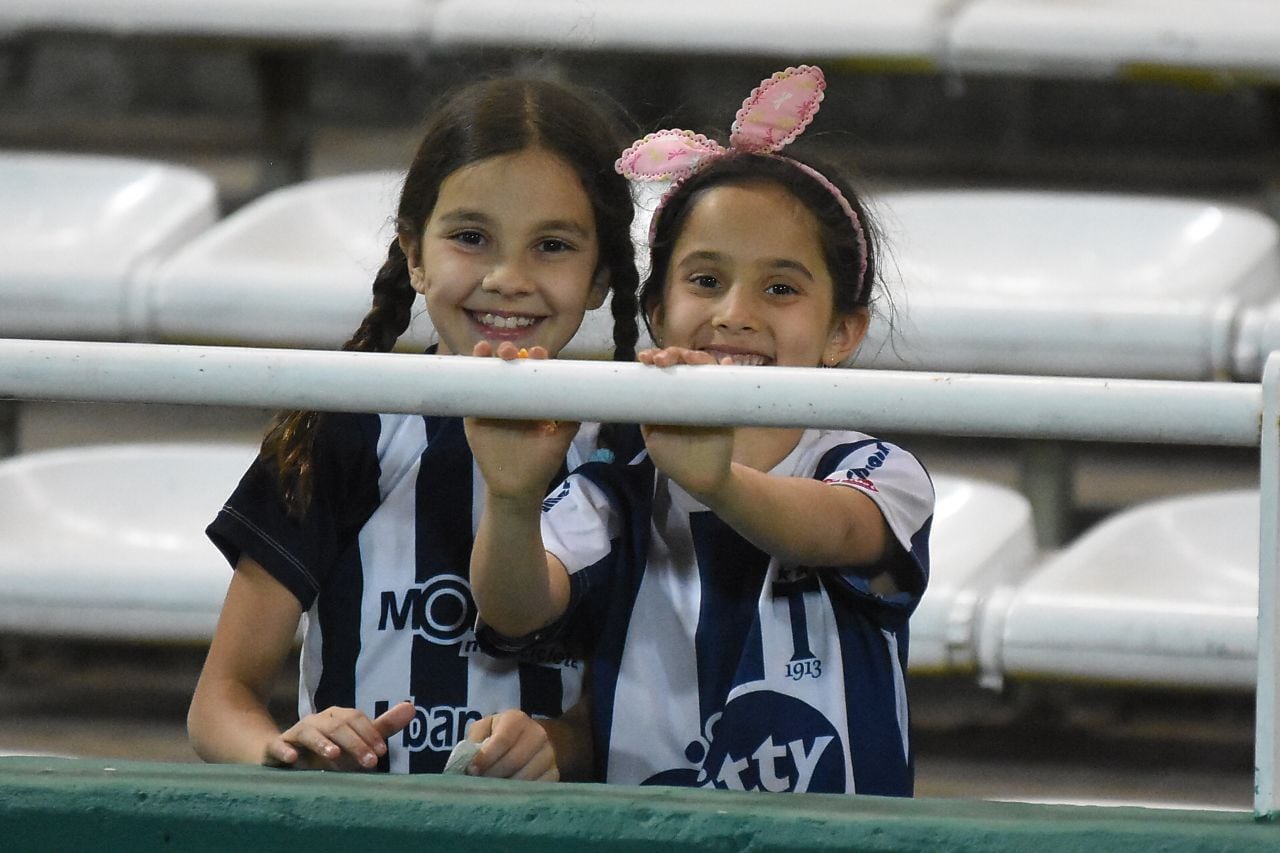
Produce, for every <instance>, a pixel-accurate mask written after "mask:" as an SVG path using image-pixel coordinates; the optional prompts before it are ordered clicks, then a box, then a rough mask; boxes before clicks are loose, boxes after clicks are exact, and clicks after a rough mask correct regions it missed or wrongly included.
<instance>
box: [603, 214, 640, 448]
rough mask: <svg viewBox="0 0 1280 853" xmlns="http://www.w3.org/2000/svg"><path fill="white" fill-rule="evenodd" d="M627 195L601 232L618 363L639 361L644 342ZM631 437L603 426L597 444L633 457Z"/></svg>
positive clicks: (617, 426) (620, 428)
mask: <svg viewBox="0 0 1280 853" xmlns="http://www.w3.org/2000/svg"><path fill="white" fill-rule="evenodd" d="M625 195H626V199H627V201H626V206H625V208H622V207H619V208H617V213H616V215H615V216H613V217H611V219H612V220H613V221H612V222H610V223H609V227H607V228H602V229H601V233H602V234H604V235H606V236H605V239H604V240H603V241H602V244H601V247H600V248H601V255H602V256H603V257H605V258H608V260H609V263H608V269H609V289H610V291H611V292H612V297H611V298H610V300H609V311H610V313H611V314H612V316H613V360H614V361H635V359H636V342H637V341H638V340H639V339H640V324H639V322H638V321H637V317H638V314H639V299H638V297H637V292H638V291H639V289H640V275H639V273H638V272H637V271H636V263H635V244H634V243H633V242H632V240H631V217H632V216H634V213H635V207H634V205H633V204H632V202H631V194H630V191H629V190H628V191H627V192H626V194H625ZM610 237H611V239H610ZM628 434H629V432H628V431H627V430H625V429H624V427H623V426H622V425H620V424H613V423H607V424H601V425H600V435H599V438H598V439H597V443H598V445H599V447H600V448H601V449H603V450H607V451H609V453H610V454H612V455H614V456H619V455H624V454H625V455H628V456H629V455H630V453H631V450H632V449H634V448H633V447H632V446H631V445H634V441H632V442H628V441H626V440H625V436H627V435H628ZM622 461H624V462H625V461H627V460H626V459H623V460H622Z"/></svg>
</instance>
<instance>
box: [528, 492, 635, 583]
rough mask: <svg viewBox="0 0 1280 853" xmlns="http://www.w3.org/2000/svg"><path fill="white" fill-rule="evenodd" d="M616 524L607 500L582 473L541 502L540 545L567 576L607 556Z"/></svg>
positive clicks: (616, 527)
mask: <svg viewBox="0 0 1280 853" xmlns="http://www.w3.org/2000/svg"><path fill="white" fill-rule="evenodd" d="M617 534H618V523H617V519H616V518H615V513H614V510H613V507H612V505H611V503H610V501H609V497H608V495H607V494H605V492H604V490H602V489H601V488H600V487H599V486H598V485H596V483H594V482H593V481H592V480H591V479H590V478H589V477H587V476H584V475H583V474H582V473H579V474H577V475H574V476H571V477H569V478H568V479H567V480H565V481H564V482H563V483H561V484H560V487H559V488H558V489H557V490H556V491H555V492H553V493H552V494H551V495H549V496H548V497H547V499H546V500H545V501H543V502H542V544H543V547H544V548H545V549H546V550H547V551H548V552H549V553H551V554H554V555H555V556H556V558H557V559H559V560H560V562H562V563H564V566H565V568H566V569H568V570H569V574H570V575H574V574H577V573H578V572H579V571H581V570H582V569H584V568H586V567H587V566H590V565H593V564H595V563H597V562H599V561H600V560H601V559H602V558H604V557H605V556H606V555H608V554H609V552H610V550H611V548H612V546H611V544H610V543H611V542H612V540H613V539H614V538H615V537H616V536H617Z"/></svg>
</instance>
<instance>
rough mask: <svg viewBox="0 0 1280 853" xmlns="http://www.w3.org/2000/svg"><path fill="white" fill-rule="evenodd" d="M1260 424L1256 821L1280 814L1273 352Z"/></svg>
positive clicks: (1278, 357)
mask: <svg viewBox="0 0 1280 853" xmlns="http://www.w3.org/2000/svg"><path fill="white" fill-rule="evenodd" d="M1261 428H1262V435H1261V441H1260V445H1261V451H1260V453H1259V454H1258V455H1259V465H1260V468H1261V470H1260V472H1259V475H1260V476H1259V488H1260V494H1259V510H1260V523H1259V525H1258V527H1259V534H1258V535H1259V541H1258V545H1259V550H1258V683H1257V700H1256V708H1257V710H1256V720H1255V722H1254V726H1255V734H1254V750H1255V751H1254V770H1253V772H1254V783H1253V812H1254V816H1255V817H1256V818H1257V819H1259V820H1275V819H1276V818H1277V817H1280V790H1278V789H1277V787H1276V771H1277V768H1280V742H1277V738H1276V728H1277V723H1280V720H1278V719H1277V713H1278V712H1280V692H1278V691H1280V684H1278V679H1277V675H1280V673H1277V671H1276V667H1277V663H1278V662H1280V625H1277V622H1276V616H1277V610H1280V587H1278V586H1277V569H1278V568H1280V541H1278V540H1277V529H1278V528H1280V352H1277V353H1272V354H1271V356H1270V357H1269V358H1268V359H1267V364H1266V369H1265V370H1264V371H1263V375H1262V424H1261Z"/></svg>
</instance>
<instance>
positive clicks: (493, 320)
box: [468, 311, 542, 329]
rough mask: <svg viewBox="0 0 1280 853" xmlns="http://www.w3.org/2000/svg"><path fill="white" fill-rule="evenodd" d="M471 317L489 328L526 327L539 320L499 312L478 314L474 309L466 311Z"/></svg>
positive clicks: (539, 318)
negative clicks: (504, 314) (503, 314)
mask: <svg viewBox="0 0 1280 853" xmlns="http://www.w3.org/2000/svg"><path fill="white" fill-rule="evenodd" d="M468 313H469V314H470V315H471V319H472V320H474V321H475V322H477V323H479V324H480V325H481V326H485V327H487V328H490V329H527V328H528V327H530V326H532V325H533V324H534V323H536V322H538V321H539V320H541V319H542V318H541V317H523V316H516V315H508V316H505V317H504V316H502V315H501V314H480V313H478V312H475V311H470V312H468Z"/></svg>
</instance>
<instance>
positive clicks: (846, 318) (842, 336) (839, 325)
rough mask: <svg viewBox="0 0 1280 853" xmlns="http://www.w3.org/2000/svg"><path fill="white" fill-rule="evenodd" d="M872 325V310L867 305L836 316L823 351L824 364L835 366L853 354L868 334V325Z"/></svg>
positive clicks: (825, 365)
mask: <svg viewBox="0 0 1280 853" xmlns="http://www.w3.org/2000/svg"><path fill="white" fill-rule="evenodd" d="M870 325H871V312H870V311H869V310H868V309H867V308H865V307H864V308H858V309H857V310H855V311H854V312H853V313H851V314H842V315H841V316H839V317H836V319H835V322H834V323H833V324H832V326H831V334H830V336H828V338H827V346H826V349H824V350H823V351H822V366H823V367H835V366H836V365H837V364H840V363H841V362H843V361H844V360H845V359H847V358H848V357H849V356H851V355H853V352H854V350H856V349H857V348H858V345H859V344H861V343H862V339H863V338H865V337H866V336H867V327H868V326H870Z"/></svg>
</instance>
